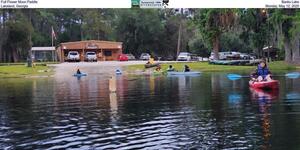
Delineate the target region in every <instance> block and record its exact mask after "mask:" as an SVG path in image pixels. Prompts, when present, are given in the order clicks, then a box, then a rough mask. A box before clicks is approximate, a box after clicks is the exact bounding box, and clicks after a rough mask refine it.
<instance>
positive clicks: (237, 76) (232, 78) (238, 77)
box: [227, 74, 242, 81]
mask: <svg viewBox="0 0 300 150" xmlns="http://www.w3.org/2000/svg"><path fill="white" fill-rule="evenodd" d="M227 78H228V79H229V80H232V81H234V80H238V79H240V78H242V76H241V75H238V74H228V75H227Z"/></svg>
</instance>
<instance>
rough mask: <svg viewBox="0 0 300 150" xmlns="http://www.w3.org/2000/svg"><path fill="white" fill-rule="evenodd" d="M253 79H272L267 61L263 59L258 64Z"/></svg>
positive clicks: (257, 80) (256, 80)
mask: <svg viewBox="0 0 300 150" xmlns="http://www.w3.org/2000/svg"><path fill="white" fill-rule="evenodd" d="M251 78H252V81H254V82H261V81H271V80H272V77H271V71H270V70H269V68H268V66H267V64H266V61H265V60H262V61H260V63H259V64H258V66H257V69H256V70H255V71H254V72H253V73H252V74H251Z"/></svg>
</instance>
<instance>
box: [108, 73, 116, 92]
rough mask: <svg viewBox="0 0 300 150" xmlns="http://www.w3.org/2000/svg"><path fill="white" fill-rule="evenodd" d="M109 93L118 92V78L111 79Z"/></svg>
mask: <svg viewBox="0 0 300 150" xmlns="http://www.w3.org/2000/svg"><path fill="white" fill-rule="evenodd" d="M109 91H110V92H116V91H117V82H116V77H115V76H112V77H111V78H110V79H109Z"/></svg>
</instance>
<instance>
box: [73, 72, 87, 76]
mask: <svg viewBox="0 0 300 150" xmlns="http://www.w3.org/2000/svg"><path fill="white" fill-rule="evenodd" d="M73 76H74V77H82V76H87V73H75V74H73Z"/></svg>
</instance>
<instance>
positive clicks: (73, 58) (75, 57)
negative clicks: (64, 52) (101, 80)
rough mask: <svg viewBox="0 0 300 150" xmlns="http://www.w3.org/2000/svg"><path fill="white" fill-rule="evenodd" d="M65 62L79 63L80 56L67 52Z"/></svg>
mask: <svg viewBox="0 0 300 150" xmlns="http://www.w3.org/2000/svg"><path fill="white" fill-rule="evenodd" d="M67 60H68V61H80V55H79V53H78V52H77V51H69V53H68V56H67Z"/></svg>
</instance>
